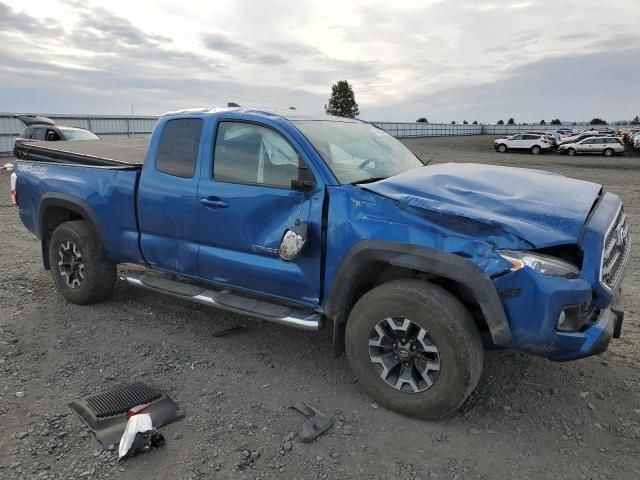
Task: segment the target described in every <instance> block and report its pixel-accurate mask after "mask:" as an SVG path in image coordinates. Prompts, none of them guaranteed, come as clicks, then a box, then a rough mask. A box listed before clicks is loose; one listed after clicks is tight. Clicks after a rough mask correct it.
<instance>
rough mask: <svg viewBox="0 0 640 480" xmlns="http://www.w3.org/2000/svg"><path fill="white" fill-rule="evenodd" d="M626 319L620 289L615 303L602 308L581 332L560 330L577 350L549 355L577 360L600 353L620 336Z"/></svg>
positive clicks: (560, 358) (552, 357)
mask: <svg viewBox="0 0 640 480" xmlns="http://www.w3.org/2000/svg"><path fill="white" fill-rule="evenodd" d="M623 321H624V297H623V296H622V292H621V291H618V294H617V295H616V298H615V300H614V303H613V304H612V305H611V306H610V307H608V308H606V309H604V310H602V311H601V312H600V315H599V316H598V319H597V320H596V322H594V323H593V324H592V325H591V326H590V327H589V328H587V329H586V330H585V331H584V332H581V333H564V332H558V335H562V336H565V337H566V338H565V339H564V343H565V344H566V345H569V344H575V346H576V350H573V351H569V352H565V353H557V354H556V355H552V356H550V357H549V359H550V360H555V361H558V362H564V361H567V360H576V359H578V358H584V357H588V356H591V355H598V354H600V353H602V352H604V351H605V350H606V349H607V348H608V347H609V342H611V339H612V338H620V334H621V332H622V322H623Z"/></svg>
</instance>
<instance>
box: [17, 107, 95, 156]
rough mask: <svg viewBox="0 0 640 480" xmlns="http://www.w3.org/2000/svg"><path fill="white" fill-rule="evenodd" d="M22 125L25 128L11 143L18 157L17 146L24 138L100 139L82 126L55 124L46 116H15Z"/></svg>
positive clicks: (49, 140)
mask: <svg viewBox="0 0 640 480" xmlns="http://www.w3.org/2000/svg"><path fill="white" fill-rule="evenodd" d="M16 118H17V119H18V120H20V121H21V122H22V123H23V124H24V125H25V127H26V128H25V129H24V130H23V131H22V133H20V136H19V137H18V138H16V140H15V142H14V145H13V155H14V156H15V157H16V158H19V157H18V153H19V152H18V146H19V145H20V144H21V143H23V142H24V141H26V140H40V141H47V142H61V141H62V142H64V141H78V140H100V138H99V137H98V136H97V135H95V134H93V133H91V132H90V131H89V130H85V129H84V128H76V127H64V126H61V125H56V124H55V122H54V121H53V120H51V119H50V118H47V117H40V116H34V115H18V116H16Z"/></svg>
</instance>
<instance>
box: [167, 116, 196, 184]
mask: <svg viewBox="0 0 640 480" xmlns="http://www.w3.org/2000/svg"><path fill="white" fill-rule="evenodd" d="M201 132H202V120H201V119H199V118H179V119H176V120H169V121H168V122H167V123H166V125H165V126H164V129H163V131H162V137H161V138H160V144H159V146H158V154H157V156H156V168H157V169H158V170H160V171H161V172H164V173H167V174H169V175H173V176H174V177H182V178H191V177H193V174H194V172H195V168H196V160H197V159H198V147H199V146H200V133H201Z"/></svg>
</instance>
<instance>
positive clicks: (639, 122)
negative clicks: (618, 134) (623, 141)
mask: <svg viewBox="0 0 640 480" xmlns="http://www.w3.org/2000/svg"><path fill="white" fill-rule="evenodd" d="M631 125H640V117H639V116H638V115H636V118H634V119H633V120H631Z"/></svg>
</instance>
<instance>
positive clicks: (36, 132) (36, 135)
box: [31, 127, 46, 140]
mask: <svg viewBox="0 0 640 480" xmlns="http://www.w3.org/2000/svg"><path fill="white" fill-rule="evenodd" d="M45 132H46V129H45V128H42V127H37V128H34V129H33V135H32V136H31V138H33V139H34V140H44V138H45Z"/></svg>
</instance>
